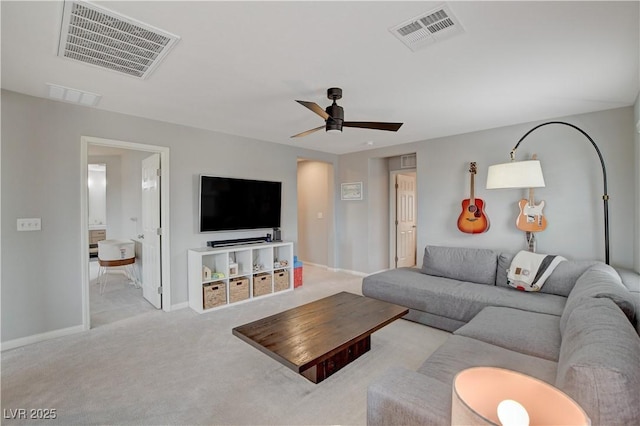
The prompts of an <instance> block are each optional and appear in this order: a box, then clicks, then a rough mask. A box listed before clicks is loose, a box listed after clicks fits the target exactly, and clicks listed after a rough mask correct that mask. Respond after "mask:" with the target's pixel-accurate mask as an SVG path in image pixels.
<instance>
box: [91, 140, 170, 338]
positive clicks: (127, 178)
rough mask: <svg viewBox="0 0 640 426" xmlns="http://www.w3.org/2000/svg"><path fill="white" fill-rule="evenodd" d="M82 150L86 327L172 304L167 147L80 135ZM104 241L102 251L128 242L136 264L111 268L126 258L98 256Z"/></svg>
mask: <svg viewBox="0 0 640 426" xmlns="http://www.w3.org/2000/svg"><path fill="white" fill-rule="evenodd" d="M81 154H82V155H81V159H82V167H81V170H82V171H83V176H82V179H81V181H82V183H81V209H82V211H81V228H82V231H81V235H82V241H81V244H82V247H83V249H82V251H81V252H82V259H81V260H82V275H83V277H82V282H83V285H82V292H83V297H82V304H83V328H84V329H85V330H87V329H89V328H91V327H96V326H99V325H104V324H106V323H109V322H114V321H117V320H120V319H124V318H127V317H131V316H135V315H138V314H141V313H143V312H146V311H149V310H156V309H162V310H164V311H167V312H168V311H170V308H171V302H170V299H171V287H170V263H169V262H170V252H169V247H170V244H169V241H170V240H169V223H170V222H169V184H168V183H169V149H168V148H166V147H161V146H154V145H144V144H137V143H132V142H125V141H115V140H107V139H100V138H93V137H82V138H81ZM150 161H151V163H149V162H150ZM99 169H102V170H103V171H102V172H101V173H103V174H102V175H100V174H96V173H95V172H96V171H98V170H99ZM151 169H152V170H151ZM161 179H162V181H163V182H164V184H162V181H161ZM100 241H103V242H102V243H100ZM98 244H101V245H102V250H103V257H104V256H105V255H104V253H107V252H108V251H107V250H105V249H107V248H109V247H111V246H112V245H113V244H116V245H118V247H123V246H121V245H120V244H125V246H126V247H129V246H130V247H131V252H132V253H135V255H133V254H131V255H129V254H127V257H129V256H135V257H134V259H135V261H134V260H133V259H132V260H131V261H132V262H134V264H133V265H128V267H127V268H117V267H106V268H105V267H104V266H105V265H110V266H113V265H117V264H119V263H123V261H115V260H114V259H111V258H107V259H108V260H105V259H101V260H98ZM119 253H125V250H124V249H123V250H121V251H120V252H119ZM127 253H129V251H127ZM117 254H118V253H116V255H117ZM123 256H124V254H123ZM125 263H127V262H125ZM101 265H102V267H101ZM131 266H133V268H131ZM99 271H100V272H101V273H102V272H105V271H108V272H109V273H107V274H106V275H102V276H101V277H100V278H98V273H99ZM127 271H128V273H125V272H127ZM105 281H106V282H105ZM99 283H102V285H99Z"/></svg>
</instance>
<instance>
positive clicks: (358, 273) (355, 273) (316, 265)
mask: <svg viewBox="0 0 640 426" xmlns="http://www.w3.org/2000/svg"><path fill="white" fill-rule="evenodd" d="M302 263H303V265H311V266H315V267H318V268H323V269H326V270H327V271H331V272H344V273H346V274H351V275H357V276H359V277H366V276H367V275H370V274H367V273H366V272H359V271H352V270H349V269H340V268H331V267H329V266H327V265H320V264H318V263H313V262H307V261H306V260H303V261H302ZM303 267H304V266H303Z"/></svg>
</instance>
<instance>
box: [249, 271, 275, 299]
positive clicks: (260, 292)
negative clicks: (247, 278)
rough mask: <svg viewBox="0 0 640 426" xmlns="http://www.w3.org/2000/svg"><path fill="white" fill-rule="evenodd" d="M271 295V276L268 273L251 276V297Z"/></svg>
mask: <svg viewBox="0 0 640 426" xmlns="http://www.w3.org/2000/svg"><path fill="white" fill-rule="evenodd" d="M269 293H271V274H270V273H268V272H265V273H262V274H255V275H254V276H253V297H257V296H264V295H265V294H269Z"/></svg>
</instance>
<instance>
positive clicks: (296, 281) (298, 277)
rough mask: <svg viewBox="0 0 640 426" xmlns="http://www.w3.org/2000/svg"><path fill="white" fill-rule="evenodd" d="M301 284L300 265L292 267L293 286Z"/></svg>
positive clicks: (296, 286)
mask: <svg viewBox="0 0 640 426" xmlns="http://www.w3.org/2000/svg"><path fill="white" fill-rule="evenodd" d="M300 286H302V266H299V267H297V268H293V288H298V287H300Z"/></svg>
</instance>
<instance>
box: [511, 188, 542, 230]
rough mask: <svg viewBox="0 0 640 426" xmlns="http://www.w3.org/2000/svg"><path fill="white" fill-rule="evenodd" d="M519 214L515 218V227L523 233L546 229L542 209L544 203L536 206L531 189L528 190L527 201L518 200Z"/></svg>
mask: <svg viewBox="0 0 640 426" xmlns="http://www.w3.org/2000/svg"><path fill="white" fill-rule="evenodd" d="M518 206H520V214H519V215H518V217H517V218H516V227H517V228H518V229H519V230H521V231H525V232H540V231H544V230H545V229H546V228H547V218H545V217H544V214H543V213H542V209H543V208H544V201H540V203H538V204H536V203H534V201H533V188H529V199H528V200H524V199H522V200H520V201H519V202H518Z"/></svg>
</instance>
